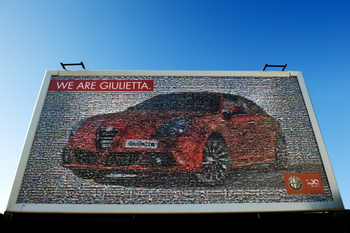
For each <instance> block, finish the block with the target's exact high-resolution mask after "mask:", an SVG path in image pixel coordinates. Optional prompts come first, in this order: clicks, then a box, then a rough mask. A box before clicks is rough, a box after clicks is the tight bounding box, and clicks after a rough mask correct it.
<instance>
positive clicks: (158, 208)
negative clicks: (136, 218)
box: [6, 70, 344, 214]
mask: <svg viewBox="0 0 350 233" xmlns="http://www.w3.org/2000/svg"><path fill="white" fill-rule="evenodd" d="M52 76H72V77H75V76H144V77H147V76H191V77H192V76H206V77H219V76H232V77H286V78H288V77H297V79H298V82H299V86H300V89H301V93H302V97H303V100H304V101H305V106H306V108H307V112H308V115H309V118H310V121H311V125H312V128H313V132H314V134H315V137H316V141H317V144H318V148H319V151H320V154H321V159H322V162H323V166H324V169H325V173H326V175H327V179H328V181H329V186H330V190H331V193H332V196H333V200H334V201H333V202H291V203H287V202H282V203H233V204H189V205H187V204H180V205H178V204H164V205H163V204H162V205H157V204H151V205H147V204H142V205H115V204H114V205H113V204H94V205H92V204H25V203H16V200H17V198H18V195H19V192H20V186H21V181H22V179H23V176H24V172H25V169H26V165H27V161H28V158H29V154H30V150H31V146H32V143H33V141H34V136H35V133H36V129H37V126H38V123H39V119H40V114H41V112H42V109H43V105H44V102H45V98H46V94H47V92H48V88H49V84H50V81H51V77H52ZM343 208H344V207H343V203H342V200H341V196H340V192H339V189H338V186H337V183H336V179H335V176H334V173H333V169H332V166H331V163H330V160H329V157H328V153H327V150H326V147H325V144H324V141H323V138H322V134H321V131H320V128H319V125H318V122H317V118H316V115H315V112H314V109H313V106H312V102H311V99H310V96H309V94H308V91H307V88H306V85H305V82H304V78H303V76H302V73H301V72H299V71H288V72H286V71H283V72H279V71H63V70H47V71H46V73H45V76H44V79H43V82H42V85H41V88H40V92H39V95H38V98H37V101H36V105H35V109H34V112H33V114H32V118H31V122H30V126H29V128H28V131H27V136H26V139H25V143H24V146H23V149H22V155H21V158H20V161H19V164H18V168H17V172H16V176H15V180H14V183H13V187H12V192H11V196H10V199H9V202H8V207H7V210H6V212H13V213H16V212H33V213H133V214H135V213H237V212H285V211H310V210H312V211H315V210H341V209H343Z"/></svg>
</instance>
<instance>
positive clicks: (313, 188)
mask: <svg viewBox="0 0 350 233" xmlns="http://www.w3.org/2000/svg"><path fill="white" fill-rule="evenodd" d="M284 181H285V183H286V188H287V193H288V194H315V193H324V189H323V185H322V181H321V176H320V174H319V173H287V174H284Z"/></svg>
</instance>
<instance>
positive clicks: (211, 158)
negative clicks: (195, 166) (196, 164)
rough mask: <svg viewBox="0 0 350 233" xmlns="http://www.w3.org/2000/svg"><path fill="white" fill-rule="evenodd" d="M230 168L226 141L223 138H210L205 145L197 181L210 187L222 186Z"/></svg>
mask: <svg viewBox="0 0 350 233" xmlns="http://www.w3.org/2000/svg"><path fill="white" fill-rule="evenodd" d="M229 166H230V153H229V150H228V147H227V145H226V142H225V140H224V139H223V138H221V137H210V138H209V139H208V140H207V142H206V143H205V148H204V150H203V159H202V166H201V170H200V172H199V173H198V174H197V180H198V182H200V183H203V184H208V185H217V184H221V183H222V182H223V181H224V180H225V178H226V175H227V173H228V170H229Z"/></svg>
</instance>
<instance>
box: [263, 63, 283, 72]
mask: <svg viewBox="0 0 350 233" xmlns="http://www.w3.org/2000/svg"><path fill="white" fill-rule="evenodd" d="M267 67H282V71H284V70H285V69H286V67H287V64H284V65H269V64H265V66H264V69H263V71H265V70H266V68H267Z"/></svg>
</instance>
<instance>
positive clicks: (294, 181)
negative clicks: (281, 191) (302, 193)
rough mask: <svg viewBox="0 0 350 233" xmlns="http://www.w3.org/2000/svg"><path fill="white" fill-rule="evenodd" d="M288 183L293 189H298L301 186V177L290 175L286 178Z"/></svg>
mask: <svg viewBox="0 0 350 233" xmlns="http://www.w3.org/2000/svg"><path fill="white" fill-rule="evenodd" d="M288 185H289V187H290V188H291V189H293V190H296V191H297V190H300V189H302V188H303V182H302V181H301V179H300V178H299V177H297V176H291V177H289V179H288Z"/></svg>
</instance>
